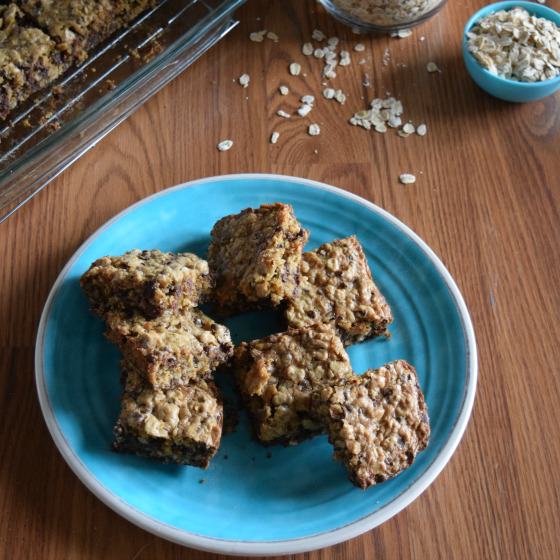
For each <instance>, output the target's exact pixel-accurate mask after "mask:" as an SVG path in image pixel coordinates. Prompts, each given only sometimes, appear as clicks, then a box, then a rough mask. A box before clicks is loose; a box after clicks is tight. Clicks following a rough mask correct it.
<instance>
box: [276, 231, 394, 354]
mask: <svg viewBox="0 0 560 560" xmlns="http://www.w3.org/2000/svg"><path fill="white" fill-rule="evenodd" d="M286 320H287V322H288V326H289V327H291V328H301V327H306V326H310V325H313V324H314V323H330V324H333V325H334V326H335V327H336V329H337V331H338V333H339V335H340V338H341V339H342V341H343V342H344V344H345V345H349V344H354V343H356V342H361V341H362V340H365V339H367V338H371V337H374V336H378V335H381V334H386V333H387V326H388V325H389V324H390V323H391V321H392V320H393V317H392V315H391V309H390V308H389V305H387V302H386V301H385V298H384V297H383V295H382V294H381V292H380V291H379V289H378V288H377V286H376V285H375V283H374V282H373V279H372V276H371V270H370V268H369V266H368V262H367V260H366V257H365V255H364V251H363V249H362V246H361V245H360V242H359V241H358V240H357V239H356V237H354V236H352V237H346V238H345V239H337V240H336V241H333V242H332V243H325V244H324V245H321V247H319V248H318V249H315V250H314V251H310V252H307V253H304V254H303V258H302V263H301V278H300V289H299V292H298V296H297V297H295V298H290V299H289V301H288V304H287V307H286Z"/></svg>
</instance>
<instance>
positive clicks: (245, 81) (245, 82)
mask: <svg viewBox="0 0 560 560" xmlns="http://www.w3.org/2000/svg"><path fill="white" fill-rule="evenodd" d="M250 81H251V76H249V74H241V76H239V85H241V86H243V87H244V88H248V87H249V82H250Z"/></svg>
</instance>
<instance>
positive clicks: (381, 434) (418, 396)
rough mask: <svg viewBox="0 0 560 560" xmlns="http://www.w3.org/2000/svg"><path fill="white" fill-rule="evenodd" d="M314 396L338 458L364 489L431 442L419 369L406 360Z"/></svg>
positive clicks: (391, 474)
mask: <svg viewBox="0 0 560 560" xmlns="http://www.w3.org/2000/svg"><path fill="white" fill-rule="evenodd" d="M313 401H314V402H317V403H318V404H317V409H318V410H319V411H320V412H321V416H322V417H323V418H325V421H326V423H327V426H328V435H329V441H330V442H331V443H332V444H333V445H334V456H335V458H336V459H338V460H340V461H342V462H343V463H344V464H345V466H346V468H347V470H348V473H349V475H350V480H351V481H352V482H353V483H354V484H355V485H356V486H359V487H360V488H368V487H369V486H372V485H374V484H377V483H379V482H383V481H385V480H387V479H389V478H392V477H394V476H396V475H397V474H399V473H400V472H402V471H403V470H404V469H406V468H407V467H409V466H410V465H411V464H412V463H413V461H414V459H415V458H416V456H417V455H418V453H419V452H420V451H422V450H423V449H425V447H426V446H427V445H428V440H429V437H430V420H429V418H428V409H427V407H426V403H425V402H424V395H423V394H422V390H421V389H420V386H419V384H418V377H417V375H416V371H415V370H414V368H413V367H412V366H411V365H410V364H408V363H407V362H405V361H404V360H397V361H395V362H391V363H389V364H387V365H385V366H383V367H381V368H379V369H376V370H368V371H366V372H365V373H364V374H363V375H361V376H356V377H354V378H353V379H350V380H347V381H346V382H345V383H342V384H341V385H340V386H338V387H327V388H324V389H322V390H321V391H319V392H318V393H317V394H315V395H314V396H313Z"/></svg>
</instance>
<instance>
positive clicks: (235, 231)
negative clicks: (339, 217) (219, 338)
mask: <svg viewBox="0 0 560 560" xmlns="http://www.w3.org/2000/svg"><path fill="white" fill-rule="evenodd" d="M307 237H308V232H307V231H306V230H305V229H303V228H302V227H301V225H300V224H299V222H298V221H297V219H296V217H295V215H294V211H293V208H292V207H291V206H289V205H288V204H280V203H276V204H265V205H263V206H261V207H260V208H257V209H253V208H247V209H246V210H243V211H242V212H241V213H239V214H235V215H232V216H226V217H225V218H222V219H221V220H219V221H218V222H217V223H216V224H215V225H214V228H213V229H212V243H211V245H210V249H209V252H208V262H209V264H210V270H211V271H212V274H213V275H214V277H215V278H216V290H215V292H214V302H215V304H216V307H217V310H218V311H219V312H221V313H223V314H229V313H233V312H236V311H245V310H248V309H251V308H256V307H259V306H260V305H273V306H276V305H278V304H279V303H280V302H281V301H283V300H284V299H285V298H286V297H287V296H291V295H294V294H296V293H297V285H298V282H299V265H300V261H301V254H302V251H303V246H304V245H305V243H306V241H307Z"/></svg>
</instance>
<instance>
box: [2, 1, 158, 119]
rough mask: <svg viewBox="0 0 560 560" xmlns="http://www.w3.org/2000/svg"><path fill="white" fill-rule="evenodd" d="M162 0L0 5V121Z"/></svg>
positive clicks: (37, 2) (40, 2)
mask: <svg viewBox="0 0 560 560" xmlns="http://www.w3.org/2000/svg"><path fill="white" fill-rule="evenodd" d="M159 1H160V0H116V1H106V0H104V1H99V0H16V1H14V2H11V3H9V4H7V5H2V6H0V120H1V119H5V118H6V117H7V116H8V114H9V113H10V111H12V110H13V109H15V108H16V107H18V106H19V105H20V104H21V103H23V102H24V101H25V100H26V99H27V98H28V97H29V96H30V95H32V94H33V93H35V92H36V91H39V90H43V89H45V88H47V87H48V86H50V85H51V84H52V83H53V82H54V81H55V80H56V79H57V78H59V77H60V76H61V75H62V74H64V72H65V71H66V70H67V69H68V68H70V67H71V66H73V65H79V64H81V63H82V62H84V60H86V59H87V58H88V56H89V53H90V52H91V51H92V50H93V49H95V48H96V47H97V46H98V45H99V44H100V43H101V42H103V41H104V40H105V39H107V38H108V37H110V36H111V35H112V34H113V33H115V32H116V31H117V30H118V29H121V28H123V27H125V26H127V25H129V24H130V23H131V22H132V21H133V20H134V19H135V18H136V17H138V16H139V15H140V14H141V13H142V12H143V11H145V10H147V9H149V8H152V7H154V6H155V5H157V4H158V2H159Z"/></svg>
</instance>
